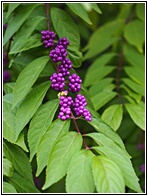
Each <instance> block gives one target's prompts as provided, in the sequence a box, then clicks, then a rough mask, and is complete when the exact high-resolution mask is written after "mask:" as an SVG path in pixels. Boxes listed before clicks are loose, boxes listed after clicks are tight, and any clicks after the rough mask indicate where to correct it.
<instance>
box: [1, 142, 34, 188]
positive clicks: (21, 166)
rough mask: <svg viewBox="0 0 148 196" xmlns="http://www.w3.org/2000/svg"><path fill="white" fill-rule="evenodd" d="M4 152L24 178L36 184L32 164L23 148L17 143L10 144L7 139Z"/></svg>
mask: <svg viewBox="0 0 148 196" xmlns="http://www.w3.org/2000/svg"><path fill="white" fill-rule="evenodd" d="M4 153H5V156H6V158H7V159H9V160H10V161H11V162H12V165H13V167H14V169H15V170H17V171H18V172H19V173H20V175H21V176H22V177H23V178H25V179H26V180H27V181H29V182H30V184H34V182H33V178H32V170H31V165H30V163H29V159H28V157H27V156H26V154H25V153H24V152H23V150H21V149H20V148H19V147H17V146H16V145H14V144H10V143H8V142H6V141H5V143H4ZM26 171H27V172H26Z"/></svg>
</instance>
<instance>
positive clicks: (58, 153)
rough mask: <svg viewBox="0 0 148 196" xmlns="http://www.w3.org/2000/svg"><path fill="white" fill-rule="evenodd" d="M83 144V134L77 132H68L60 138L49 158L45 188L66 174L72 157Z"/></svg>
mask: <svg viewBox="0 0 148 196" xmlns="http://www.w3.org/2000/svg"><path fill="white" fill-rule="evenodd" d="M81 146H82V136H81V135H80V134H78V133H76V132H68V133H67V134H65V135H64V136H63V137H61V138H60V139H59V140H58V142H57V143H56V144H55V146H54V148H53V150H52V152H51V154H50V156H49V159H48V164H47V168H46V181H45V184H44V186H43V188H42V189H43V190H44V189H46V188H48V187H49V186H51V185H52V184H54V183H55V182H57V181H59V180H60V179H61V178H62V177H64V176H65V174H66V172H67V168H68V166H69V163H70V161H71V158H72V157H73V155H74V154H75V153H76V152H78V151H79V150H80V148H81Z"/></svg>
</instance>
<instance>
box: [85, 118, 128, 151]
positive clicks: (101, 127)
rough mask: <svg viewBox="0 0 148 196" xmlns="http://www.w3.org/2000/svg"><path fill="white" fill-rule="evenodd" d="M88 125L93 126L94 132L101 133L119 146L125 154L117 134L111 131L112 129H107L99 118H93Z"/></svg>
mask: <svg viewBox="0 0 148 196" xmlns="http://www.w3.org/2000/svg"><path fill="white" fill-rule="evenodd" d="M88 123H89V124H90V125H91V126H93V127H94V128H95V130H96V131H98V132H101V133H103V134H104V135H106V136H107V137H109V138H110V139H111V140H113V141H114V142H115V143H117V144H118V145H119V146H120V148H122V149H123V150H124V151H125V152H126V149H125V147H124V144H123V142H122V140H121V139H120V137H119V136H118V134H117V133H116V132H115V131H113V129H112V128H111V127H109V126H108V125H107V124H106V123H105V122H103V121H102V120H101V119H100V118H97V117H93V118H92V121H91V122H88Z"/></svg>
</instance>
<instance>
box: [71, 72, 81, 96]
mask: <svg viewBox="0 0 148 196" xmlns="http://www.w3.org/2000/svg"><path fill="white" fill-rule="evenodd" d="M68 79H69V83H68V87H69V88H68V90H69V91H70V92H72V93H76V92H80V90H81V85H80V84H81V83H82V80H81V79H80V77H79V76H77V75H76V74H72V75H71V76H69V77H68Z"/></svg>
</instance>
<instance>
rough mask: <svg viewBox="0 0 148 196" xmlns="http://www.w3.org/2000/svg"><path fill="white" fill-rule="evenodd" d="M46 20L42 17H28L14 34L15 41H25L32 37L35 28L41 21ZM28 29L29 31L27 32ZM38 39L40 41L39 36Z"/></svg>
mask: <svg viewBox="0 0 148 196" xmlns="http://www.w3.org/2000/svg"><path fill="white" fill-rule="evenodd" d="M43 20H46V18H45V17H43V16H37V15H36V16H35V17H31V18H30V17H29V19H27V20H26V21H25V22H24V24H23V25H22V26H21V28H20V29H19V31H18V32H16V35H15V40H17V42H18V41H19V42H20V41H22V40H26V39H27V38H30V36H31V35H32V33H33V31H34V30H35V29H36V27H37V26H38V25H39V24H40V23H41V21H43ZM28 29H29V31H28ZM39 35H40V37H39V39H40V40H41V34H39Z"/></svg>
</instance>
